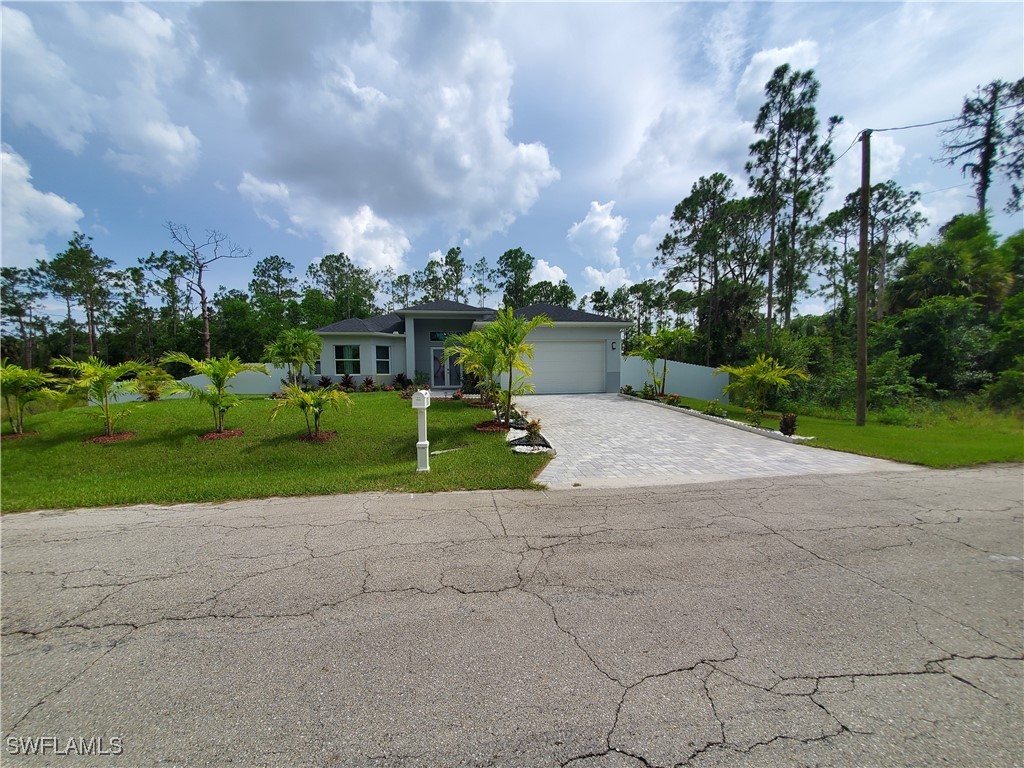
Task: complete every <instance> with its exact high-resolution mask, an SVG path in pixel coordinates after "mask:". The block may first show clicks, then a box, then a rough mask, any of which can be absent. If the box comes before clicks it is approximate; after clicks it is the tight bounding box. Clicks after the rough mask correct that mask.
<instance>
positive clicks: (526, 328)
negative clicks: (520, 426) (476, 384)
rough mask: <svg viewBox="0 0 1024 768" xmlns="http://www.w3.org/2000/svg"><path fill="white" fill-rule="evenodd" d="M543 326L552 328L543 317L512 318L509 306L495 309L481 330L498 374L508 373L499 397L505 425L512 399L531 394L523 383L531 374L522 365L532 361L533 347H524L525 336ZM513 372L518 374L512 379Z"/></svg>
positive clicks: (509, 416)
mask: <svg viewBox="0 0 1024 768" xmlns="http://www.w3.org/2000/svg"><path fill="white" fill-rule="evenodd" d="M546 325H554V323H553V322H551V319H550V318H549V317H548V316H547V315H537V316H536V317H534V318H531V319H530V320H527V319H526V318H523V317H518V316H516V314H515V312H514V311H513V310H512V308H511V307H506V308H505V309H500V310H498V316H497V317H496V318H495V319H494V322H492V323H489V324H488V325H486V326H484V328H483V331H484V333H485V334H486V335H487V339H488V341H489V343H490V344H491V345H492V346H493V347H494V349H495V350H496V351H497V354H498V368H499V369H500V370H501V372H502V373H505V372H506V371H507V372H508V383H507V386H506V387H505V390H504V391H503V392H502V398H501V405H502V407H503V408H504V409H505V425H506V426H508V425H510V424H511V423H512V398H513V396H515V395H521V394H525V393H527V392H532V391H533V385H532V384H527V383H525V381H526V379H527V378H529V377H530V376H531V375H532V374H533V370H532V369H531V368H530V366H529V364H528V363H527V362H526V361H527V360H528V359H529V360H532V359H533V344H527V343H526V337H527V336H528V335H529V334H530V332H531V331H534V330H535V329H537V328H540V327H541V326H546ZM516 371H519V373H520V374H521V375H520V376H518V377H516V376H515V372H516Z"/></svg>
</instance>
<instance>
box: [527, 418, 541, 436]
mask: <svg viewBox="0 0 1024 768" xmlns="http://www.w3.org/2000/svg"><path fill="white" fill-rule="evenodd" d="M526 434H527V435H529V436H530V437H537V436H538V435H540V419H530V420H529V421H528V422H526Z"/></svg>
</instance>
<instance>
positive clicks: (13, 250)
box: [0, 144, 83, 267]
mask: <svg viewBox="0 0 1024 768" xmlns="http://www.w3.org/2000/svg"><path fill="white" fill-rule="evenodd" d="M0 159H2V165H3V196H2V206H3V228H2V233H3V235H2V241H0V243H2V250H3V263H4V265H5V266H9V267H28V266H31V265H32V264H34V263H35V262H36V260H37V259H46V258H49V257H50V255H51V254H49V252H48V251H47V249H46V246H45V245H44V243H43V241H44V239H45V238H46V236H47V235H50V234H55V235H61V236H64V235H67V236H68V237H69V238H70V236H71V233H72V232H73V231H74V230H75V228H76V227H77V225H78V221H79V219H81V218H82V215H83V214H82V209H81V208H79V207H78V206H77V205H75V204H74V203H72V202H69V201H67V200H65V199H64V198H63V197H61V196H60V195H56V194H54V193H53V192H40V191H39V190H38V189H36V188H35V186H34V185H33V184H32V173H31V171H30V169H29V166H28V163H26V162H25V160H24V158H22V157H21V155H19V154H18V153H17V152H15V151H14V150H13V149H11V148H10V147H9V146H8V145H6V144H4V145H3V148H2V158H0Z"/></svg>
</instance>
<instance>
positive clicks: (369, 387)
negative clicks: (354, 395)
mask: <svg viewBox="0 0 1024 768" xmlns="http://www.w3.org/2000/svg"><path fill="white" fill-rule="evenodd" d="M359 391H360V392H376V391H377V387H376V386H375V385H374V383H373V376H367V377H366V378H364V379H363V383H362V386H360V387H359Z"/></svg>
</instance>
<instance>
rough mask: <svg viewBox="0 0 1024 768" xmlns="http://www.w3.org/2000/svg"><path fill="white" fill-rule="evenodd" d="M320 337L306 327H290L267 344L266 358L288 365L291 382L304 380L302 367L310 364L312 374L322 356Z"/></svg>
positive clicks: (277, 363) (272, 361) (274, 362)
mask: <svg viewBox="0 0 1024 768" xmlns="http://www.w3.org/2000/svg"><path fill="white" fill-rule="evenodd" d="M321 345H322V342H321V340H320V337H319V336H317V335H316V334H315V333H313V331H310V330H307V329H306V328H290V329H288V330H287V331H281V334H280V335H279V336H278V337H277V338H276V339H275V340H274V341H273V342H272V343H271V344H268V345H267V349H266V359H267V361H268V362H270V363H272V364H273V365H287V366H288V379H289V382H290V383H291V384H300V383H301V382H302V368H303V366H308V367H309V371H310V374H312V372H313V366H315V365H316V361H317V359H318V358H319V357H320V350H321Z"/></svg>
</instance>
